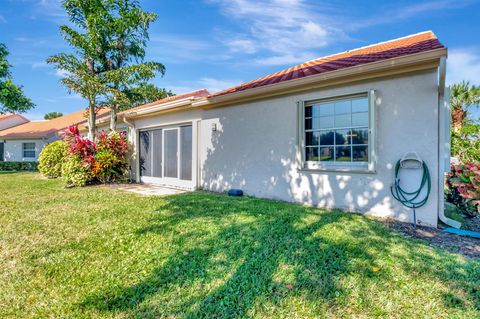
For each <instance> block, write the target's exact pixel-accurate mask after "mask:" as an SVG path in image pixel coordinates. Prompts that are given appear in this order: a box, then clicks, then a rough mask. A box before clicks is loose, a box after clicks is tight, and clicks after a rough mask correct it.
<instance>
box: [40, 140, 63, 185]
mask: <svg viewBox="0 0 480 319" xmlns="http://www.w3.org/2000/svg"><path fill="white" fill-rule="evenodd" d="M65 156H67V144H65V142H64V141H56V142H53V143H50V144H48V145H46V146H45V147H44V148H43V150H42V151H41V152H40V155H39V156H38V169H39V170H40V173H42V175H43V176H46V177H48V178H58V177H60V176H61V175H62V165H63V162H64V160H65Z"/></svg>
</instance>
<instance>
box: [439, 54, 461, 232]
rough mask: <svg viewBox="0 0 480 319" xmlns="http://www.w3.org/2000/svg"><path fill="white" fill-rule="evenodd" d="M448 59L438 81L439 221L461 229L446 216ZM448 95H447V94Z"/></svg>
mask: <svg viewBox="0 0 480 319" xmlns="http://www.w3.org/2000/svg"><path fill="white" fill-rule="evenodd" d="M446 70H447V57H446V56H443V57H441V58H440V65H439V70H438V72H439V81H438V141H439V143H438V219H440V220H441V221H442V222H443V223H445V224H447V225H448V226H451V227H454V228H460V226H461V225H462V223H460V222H458V221H456V220H453V219H451V218H448V217H447V216H445V194H444V187H445V173H446V172H447V169H450V105H449V101H448V100H445V97H447V98H448V99H450V98H449V94H448V89H447V92H446V90H445V78H446ZM445 93H446V94H445Z"/></svg>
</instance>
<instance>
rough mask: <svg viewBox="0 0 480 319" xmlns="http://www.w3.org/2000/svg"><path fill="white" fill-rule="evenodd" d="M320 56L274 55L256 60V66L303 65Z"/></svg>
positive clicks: (308, 54)
mask: <svg viewBox="0 0 480 319" xmlns="http://www.w3.org/2000/svg"><path fill="white" fill-rule="evenodd" d="M317 57H318V56H317V55H315V54H314V53H306V54H284V55H274V56H269V57H264V58H257V59H255V60H254V62H255V63H256V64H259V65H267V66H269V65H271V66H274V65H286V64H297V63H303V62H305V61H310V60H313V59H315V58H317Z"/></svg>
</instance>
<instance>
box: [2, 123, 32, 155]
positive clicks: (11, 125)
mask: <svg viewBox="0 0 480 319" xmlns="http://www.w3.org/2000/svg"><path fill="white" fill-rule="evenodd" d="M27 122H28V119H26V118H25V117H23V116H22V115H20V114H0V131H3V130H6V129H7V128H10V127H14V126H17V125H20V124H24V123H27ZM3 153H4V142H3V141H2V140H0V162H3Z"/></svg>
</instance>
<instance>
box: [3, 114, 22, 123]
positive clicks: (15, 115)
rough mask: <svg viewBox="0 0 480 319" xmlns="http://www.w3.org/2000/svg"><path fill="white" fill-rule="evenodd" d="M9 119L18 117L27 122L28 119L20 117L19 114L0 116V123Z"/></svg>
mask: <svg viewBox="0 0 480 319" xmlns="http://www.w3.org/2000/svg"><path fill="white" fill-rule="evenodd" d="M10 117H19V118H21V119H23V120H25V121H28V119H27V118H26V117H25V116H23V115H20V114H0V121H1V120H5V119H7V118H10Z"/></svg>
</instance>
